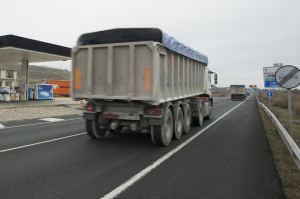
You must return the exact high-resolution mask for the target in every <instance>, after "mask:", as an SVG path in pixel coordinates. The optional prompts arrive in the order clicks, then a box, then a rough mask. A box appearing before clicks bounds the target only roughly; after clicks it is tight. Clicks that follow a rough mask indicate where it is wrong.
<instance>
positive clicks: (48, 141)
mask: <svg viewBox="0 0 300 199" xmlns="http://www.w3.org/2000/svg"><path fill="white" fill-rule="evenodd" d="M85 134H86V132H84V133H78V134H74V135H69V136H65V137H60V138H55V139H51V140H46V141H42V142H36V143H33V144H27V145H22V146H17V147H13V148H9V149H3V150H0V153H5V152H9V151H15V150H18V149H24V148H28V147H32V146H37V145H41V144H46V143H50V142H56V141H59V140H65V139H69V138H73V137H78V136H81V135H85Z"/></svg>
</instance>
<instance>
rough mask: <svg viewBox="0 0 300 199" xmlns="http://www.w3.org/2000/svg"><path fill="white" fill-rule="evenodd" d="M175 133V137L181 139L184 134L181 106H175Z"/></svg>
mask: <svg viewBox="0 0 300 199" xmlns="http://www.w3.org/2000/svg"><path fill="white" fill-rule="evenodd" d="M173 123H174V130H173V132H174V134H173V138H174V139H175V140H179V139H180V138H181V136H182V131H183V112H182V109H181V107H175V108H174V122H173Z"/></svg>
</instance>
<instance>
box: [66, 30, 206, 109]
mask: <svg viewBox="0 0 300 199" xmlns="http://www.w3.org/2000/svg"><path fill="white" fill-rule="evenodd" d="M122 30H123V29H122ZM138 30H139V31H141V29H138ZM149 30H152V29H146V30H145V31H149ZM155 30H156V31H154V33H153V34H148V36H149V35H150V37H149V38H148V37H147V36H144V34H142V33H143V32H136V29H134V31H133V30H132V29H129V30H128V31H127V32H126V31H125V32H124V31H121V32H120V29H114V30H110V32H109V31H108V32H107V31H101V32H96V33H89V34H85V35H82V36H81V37H80V38H79V40H78V45H77V46H76V47H75V48H74V49H73V51H72V60H73V62H72V65H73V71H72V72H73V74H72V82H73V88H72V94H73V97H74V98H78V99H82V98H92V99H110V100H113V99H120V100H138V101H145V102H147V103H150V104H160V103H162V102H166V101H172V100H176V99H180V98H185V97H190V96H195V95H199V94H202V93H205V92H207V78H208V77H207V68H206V66H207V57H206V56H205V55H202V54H201V53H198V52H196V51H193V50H192V49H190V48H188V47H187V46H185V45H183V44H181V43H179V42H177V43H176V42H175V44H174V43H173V45H169V48H167V47H166V45H167V43H166V42H168V41H169V42H170V38H169V40H168V39H166V35H164V34H163V33H162V32H161V31H160V30H158V29H155ZM157 30H158V31H157ZM132 31H133V32H134V34H133V33H132ZM109 33H111V34H109ZM121 33H123V34H121ZM105 35H110V37H108V38H107V37H105ZM118 35H119V36H118ZM159 35H161V36H159ZM134 38H136V39H134ZM164 38H165V39H164ZM173 39H174V38H173ZM114 41H116V42H114ZM172 46H173V47H172ZM174 46H175V47H174ZM180 47H181V48H182V50H181V51H180ZM170 48H173V49H170ZM176 49H177V50H176ZM175 50H176V51H177V52H176V51H175Z"/></svg>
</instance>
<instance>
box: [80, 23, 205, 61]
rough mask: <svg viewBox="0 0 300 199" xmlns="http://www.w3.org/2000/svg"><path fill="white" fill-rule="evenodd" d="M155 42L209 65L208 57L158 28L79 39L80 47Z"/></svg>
mask: <svg viewBox="0 0 300 199" xmlns="http://www.w3.org/2000/svg"><path fill="white" fill-rule="evenodd" d="M138 41H155V42H160V43H161V44H163V46H165V47H166V48H168V49H170V50H172V51H174V52H176V53H179V54H182V55H184V56H186V57H189V58H191V59H194V60H197V61H200V62H202V63H205V64H208V58H207V56H206V55H204V54H202V53H200V52H198V51H196V50H194V49H192V48H190V47H188V46H187V45H185V44H183V43H181V42H179V41H177V40H176V39H175V38H174V37H172V36H169V35H168V34H166V33H164V32H163V31H161V30H160V29H158V28H117V29H110V30H104V31H99V32H93V33H86V34H83V35H81V36H80V37H79V39H78V42H77V44H78V45H93V44H106V43H122V42H138Z"/></svg>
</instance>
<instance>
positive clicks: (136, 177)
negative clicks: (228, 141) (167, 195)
mask: <svg viewBox="0 0 300 199" xmlns="http://www.w3.org/2000/svg"><path fill="white" fill-rule="evenodd" d="M245 101H246V100H245ZM245 101H243V102H241V103H239V104H238V105H236V106H235V107H233V108H232V109H230V110H229V111H227V112H226V113H225V114H223V115H222V116H220V117H219V118H218V119H216V120H215V121H213V122H212V123H210V124H209V125H207V126H206V127H205V128H204V129H202V130H201V131H199V132H198V133H196V134H195V135H193V136H192V137H190V138H189V139H187V140H186V141H184V142H183V143H182V144H180V145H179V146H177V147H176V148H174V149H173V150H172V151H170V152H168V153H167V154H165V155H164V156H162V157H161V158H159V159H158V160H156V161H155V162H153V163H152V164H151V165H150V166H148V167H146V168H145V169H143V170H142V171H140V172H139V173H137V174H136V175H134V176H133V177H131V178H130V179H129V180H127V181H126V182H124V183H123V184H121V185H119V186H118V187H116V188H115V189H114V190H112V191H111V192H109V193H108V194H106V195H105V196H103V197H102V198H101V199H111V198H115V197H117V196H118V195H120V194H121V193H122V192H124V191H125V190H126V189H128V188H129V187H131V186H132V185H133V184H134V183H136V182H137V181H139V180H140V179H141V178H143V177H144V176H146V175H147V174H148V173H150V172H151V171H152V170H153V169H155V168H156V167H158V166H159V165H160V164H161V163H163V162H164V161H166V160H167V159H169V158H170V157H171V156H173V155H174V154H175V153H177V152H178V151H179V150H181V149H182V148H183V147H185V146H186V145H187V144H189V143H190V142H192V141H193V140H194V139H196V138H197V137H198V136H199V135H201V134H202V133H203V132H205V131H206V130H207V129H209V128H210V127H211V126H213V125H214V124H216V123H217V122H218V121H220V120H221V119H222V118H224V117H225V116H226V115H228V114H229V113H230V112H232V111H233V110H234V109H236V108H237V107H239V106H240V105H242V104H243V103H244V102H245Z"/></svg>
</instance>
